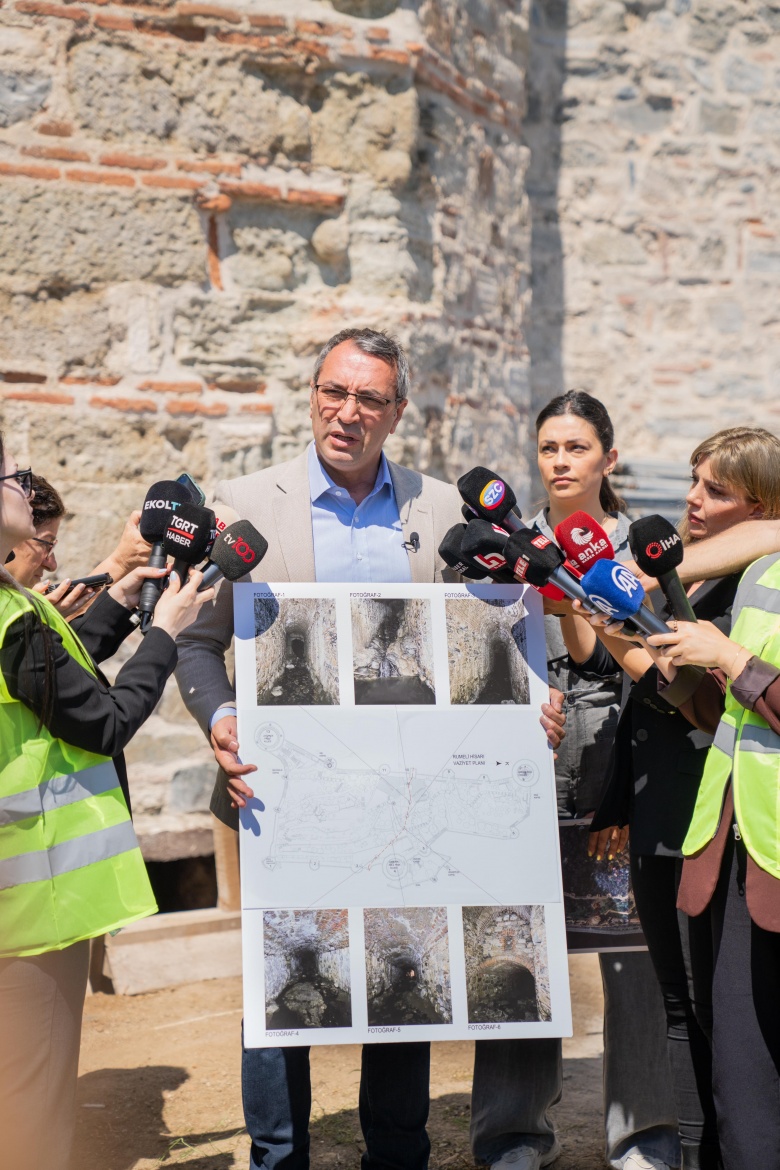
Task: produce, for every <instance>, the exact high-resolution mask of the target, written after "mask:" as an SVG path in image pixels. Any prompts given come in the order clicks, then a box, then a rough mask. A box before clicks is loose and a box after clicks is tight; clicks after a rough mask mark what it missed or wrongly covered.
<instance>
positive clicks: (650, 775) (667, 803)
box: [592, 573, 741, 857]
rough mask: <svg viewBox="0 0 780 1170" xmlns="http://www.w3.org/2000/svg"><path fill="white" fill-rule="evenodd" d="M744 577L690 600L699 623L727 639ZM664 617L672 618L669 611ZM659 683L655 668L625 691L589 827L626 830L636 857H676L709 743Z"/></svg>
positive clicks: (717, 583) (715, 584)
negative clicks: (662, 692)
mask: <svg viewBox="0 0 780 1170" xmlns="http://www.w3.org/2000/svg"><path fill="white" fill-rule="evenodd" d="M740 576H741V574H740V573H734V574H732V575H731V576H729V577H718V578H716V579H715V580H712V581H705V582H704V583H703V584H702V585H701V586H700V587H699V588H698V589H697V590H696V591H695V593H693V594H692V595H691V599H690V600H691V605H692V606H693V610H694V613H695V614H696V616H697V618H699V619H700V620H701V621H709V622H712V623H713V624H714V625H716V626H717V627H718V629H720V630H722V631H723V633H725V634H728V633H729V631H730V629H731V607H732V605H733V602H734V595H735V594H736V591H737V585H738V584H739V579H740ZM659 616H660V617H662V618H664V620H668V619H669V618H670V616H671V614H670V613H669V610H668V609H667V608H666V606H663V607H662V608H659ZM658 681H659V673H658V670H657V668H656V667H655V666H653V667H651V669H650V670H648V671H647V673H646V674H644V675H643V676H642V678H640V679H639V680H638V682H635V683H633V684H631V685H630V686H629V687H628V688H627V694H625V695H624V702H623V706H622V708H621V712H620V718H619V719H618V725H617V731H616V733H615V743H614V746H613V749H612V754H611V757H610V761H609V764H608V766H607V771H606V774H605V778H604V788H603V790H602V796H601V801H600V803H599V806H598V808H597V810H596V815H595V816H594V818H593V823H592V828H593V830H594V832H595V831H596V830H599V829H606V828H608V827H609V826H610V825H620V826H621V827H622V826H624V825H629V826H630V843H631V851H632V853H635V854H650V855H651V856H666V857H679V856H681V855H682V852H681V850H682V843H683V841H684V839H685V834H686V833H687V831H688V827H689V825H690V823H691V817H692V815H693V807H694V805H695V803H696V795H697V793H698V791H699V783H700V781H701V777H702V772H703V770H704V762H705V760H706V758H707V751H708V749H709V747H710V744H711V743H712V736H711V735H707V734H706V732H703V731H699V730H698V729H697V728H695V727H693V725H692V724H691V723H689V722H688V720H687V719H686V718H685V716H684V715H682V714H681V713H680V711H679V710H678V709H677V708H676V707H673V706H672V705H671V704H670V703H668V702H667V701H666V700H665V699H664V698H663V697H662V696H661V695H659V693H658Z"/></svg>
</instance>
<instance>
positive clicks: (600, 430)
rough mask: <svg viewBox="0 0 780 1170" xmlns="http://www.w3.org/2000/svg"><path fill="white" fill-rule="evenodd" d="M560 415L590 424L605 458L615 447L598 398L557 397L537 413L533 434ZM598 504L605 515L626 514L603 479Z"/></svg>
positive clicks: (582, 392) (585, 395)
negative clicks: (610, 513) (569, 415)
mask: <svg viewBox="0 0 780 1170" xmlns="http://www.w3.org/2000/svg"><path fill="white" fill-rule="evenodd" d="M562 414H575V415H576V416H577V417H578V418H581V419H582V420H583V422H586V423H589V424H590V426H591V427H593V430H594V431H595V432H596V437H597V438H598V441H599V443H600V444H601V449H602V451H603V452H604V454H605V455H606V453H607V451H611V450H612V448H613V447H614V445H615V430H614V427H613V426H612V419H611V418H610V417H609V414H608V413H607V408H606V406H605V405H604V403H603V402H599V400H598V398H594V397H593V395H592V394H588V393H587V392H586V391H585V390H569V391H567V393H566V394H559V395H558V397H557V398H553V399H552V400H551V401H550V402H548V403H547V405H546V406H544V407H542V409H541V410H540V411H539V414H538V415H537V418H536V433H537V434H538V433H539V431H540V430H541V429H542V426H543V425H544V424H545V423H546V422H547V420H548V418H558V417H559V416H560V415H562ZM599 503H600V504H601V506H602V508H603V509H604V511H605V512H625V510H626V502H625V500H623V499H621V498H620V496H619V495H618V494H617V492H616V491H615V490H614V488H613V487H612V484H611V483H610V482H609V477H608V476H606V475H605V476H604V478H603V479H602V481H601V487H600V488H599Z"/></svg>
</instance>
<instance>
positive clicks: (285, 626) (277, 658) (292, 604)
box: [255, 597, 339, 704]
mask: <svg viewBox="0 0 780 1170" xmlns="http://www.w3.org/2000/svg"><path fill="white" fill-rule="evenodd" d="M255 628H256V629H257V630H258V632H261V631H262V636H261V637H259V638H258V640H257V643H256V647H257V686H258V693H259V692H260V691H261V690H262V689H263V688H264V687H265V686H266V684H267V683H269V682H273V681H274V680H275V679H276V678H278V677H279V675H280V674H281V673H282V671H283V670H284V664H285V661H286V660H287V656H288V641H289V639H290V637H291V636H293V635H299V636H300V637H301V638H303V641H304V644H305V655H304V657H305V660H306V665H307V666H308V667H309V670H310V671H311V672H312V674H313V675H314V676H315V678H316V680H317V682H319V684H320V686H321V687H322V689H323V691H324V692H325V694H326V695H327V697H328V701H329V702H331V703H334V704H335V703H338V701H339V673H338V650H337V637H336V607H335V604H334V602H333V601H331V600H329V599H328V598H320V599H317V600H316V601H315V600H309V599H305V598H301V599H297V598H293V597H284V598H281V599H280V600H279V601H278V603H277V601H276V600H271V599H266V598H263V597H256V598H255Z"/></svg>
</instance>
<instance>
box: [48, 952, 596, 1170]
mask: <svg viewBox="0 0 780 1170" xmlns="http://www.w3.org/2000/svg"><path fill="white" fill-rule="evenodd" d="M571 977H572V996H573V1002H574V1026H575V1035H574V1038H573V1039H571V1040H566V1041H564V1082H565V1084H564V1097H563V1101H562V1102H561V1104H560V1105H559V1106H558V1107H557V1109H556V1117H557V1122H558V1128H559V1131H560V1136H561V1141H562V1142H563V1147H564V1152H563V1154H562V1156H561V1158H560V1159H559V1160H558V1161H557V1162H556V1163H555V1167H556V1170H601V1168H602V1167H603V1166H604V1161H603V1157H602V1137H601V1047H602V1046H601V1021H602V999H601V980H600V976H599V970H598V963H597V960H596V957H595V956H581V957H578V958H576V959H574V960H573V961H572V963H571ZM240 1021H241V981H240V980H239V979H226V980H213V981H211V982H206V983H195V984H189V985H186V986H183V987H177V988H172V989H170V990H167V991H159V992H154V993H152V994H149V995H142V996H135V997H132V998H130V997H123V996H109V995H94V996H90V998H89V999H88V1000H87V1004H86V1010H85V1018H84V1037H83V1044H82V1051H81V1067H80V1076H79V1088H78V1105H77V1108H78V1131H77V1138H76V1146H75V1149H74V1153H73V1158H72V1161H71V1170H152V1168H154V1167H161V1166H164V1167H168V1166H177V1165H184V1166H187V1167H188V1170H232V1168H233V1167H241V1168H244V1167H246V1166H247V1164H248V1153H247V1151H248V1140H247V1136H246V1133H245V1132H244V1127H243V1117H242V1112H241V1086H240ZM472 1061H473V1045H472V1044H471V1043H467V1042H463V1043H450V1044H434V1045H433V1051H432V1068H431V1118H430V1122H429V1132H430V1135H431V1141H432V1144H433V1151H432V1155H431V1161H430V1170H445V1168H446V1170H466V1168H467V1167H471V1166H473V1159H472V1157H471V1152H470V1150H469V1143H468V1125H469V1097H470V1089H471V1069H472ZM359 1069H360V1050H359V1048H358V1047H356V1046H344V1047H327V1048H314V1049H312V1087H313V1100H314V1104H313V1107H312V1126H311V1133H312V1159H311V1162H312V1167H313V1170H336V1168H337V1167H350V1168H352V1170H358V1167H359V1164H360V1152H361V1150H362V1140H361V1136H360V1128H359V1125H358V1119H357V1108H356V1105H357V1087H358V1079H359Z"/></svg>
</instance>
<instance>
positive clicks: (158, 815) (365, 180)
mask: <svg viewBox="0 0 780 1170" xmlns="http://www.w3.org/2000/svg"><path fill="white" fill-rule="evenodd" d="M526 33H527V19H526V13H525V10H524V8H523V6H522V5H521V4H520V3H519V0H518V3H511V4H507V3H505V0H483V2H482V3H480V4H478V5H463V4H461V3H459V2H457V0H418V2H414V3H403V4H401V3H399V2H395V0H381V2H374V0H334V3H328V2H326V0H295V3H282V2H280V0H253V2H252V3H251V4H250V3H249V2H247V0H215V2H209V3H202V2H201V0H150V2H149V3H141V0H138V2H137V3H136V2H135V0H129V2H120V0H108V2H106V0H84V3H81V2H79V3H74V4H66V5H56V4H52V3H49V2H48V0H9V2H8V3H7V4H6V5H5V6H4V7H3V8H2V10H0V407H1V409H2V416H3V423H4V426H5V428H6V430H7V431H8V433H9V438H10V443H11V446H12V449H13V451H14V454H16V455H18V456H19V458H20V459H21V461H22V463H27V462H30V463H32V464H33V465H34V466H35V468H36V470H37V471H39V472H41V473H43V474H44V475H46V476H47V477H48V478H50V479H51V480H52V481H53V482H54V483H55V484H56V486H57V487H58V488H60V489H61V491H62V493H63V495H64V497H65V499H66V502H67V505H68V508H69V513H70V517H69V519H68V522H67V523H66V525H65V526H64V528H63V531H62V538H61V542H60V546H59V550H58V551H59V553H60V560H61V563H62V565H63V567H64V568H65V569H66V570H67V571H68V572H70V573H71V574H73V575H76V574H81V573H84V572H88V571H89V569H90V568H91V567H92V566H93V565H94V564H95V563H97V561H98V560H100V559H101V558H102V556H103V555H104V554H105V552H106V551H107V550H108V548H109V547H110V546H111V545H112V544H113V543H114V542H115V541H116V539H117V538H118V536H119V533H120V531H121V528H122V523H123V521H124V518H125V517H126V516H127V515H128V514H129V512H130V511H131V509H132V508H134V507H137V506H139V504H140V503H141V501H142V499H143V495H144V491H145V489H146V487H147V486H148V485H149V484H150V483H152V482H153V481H154V480H157V479H159V478H161V476H166V475H174V476H175V475H176V474H178V473H179V472H180V471H181V470H184V469H186V470H187V471H189V472H190V474H191V475H193V476H194V477H195V478H196V479H197V480H199V481H200V482H201V483H202V484H203V485H204V486H205V487H206V488H207V489H211V488H213V486H214V485H215V483H216V482H217V480H219V479H221V478H223V477H226V476H227V477H230V476H237V475H242V474H246V473H248V472H251V471H254V470H257V469H258V468H261V467H264V466H267V465H268V464H269V463H271V462H272V461H278V460H281V459H286V458H289V457H290V456H292V455H294V454H296V453H297V452H298V451H300V450H301V449H302V448H303V446H304V445H305V443H306V442H307V440H308V437H309V433H310V432H309V424H308V382H309V377H310V374H311V369H312V365H313V360H314V357H315V355H316V353H317V351H318V349H319V347H320V346H321V345H322V343H323V342H324V341H325V340H326V339H327V338H328V337H329V336H330V335H331V334H332V333H333V332H334V331H336V330H337V329H339V328H341V327H342V326H344V325H345V324H366V325H373V326H385V327H388V328H390V329H391V330H393V331H394V332H396V333H397V334H398V335H399V337H400V338H401V339H402V340H403V341H404V342H405V344H406V345H407V346H408V348H409V351H410V355H411V360H412V366H413V374H414V390H413V395H412V402H411V404H410V407H409V409H408V410H407V412H406V415H405V417H404V420H403V425H402V426H401V427H400V428H399V431H398V433H397V435H396V436H394V437H393V439H392V440H391V442H390V443H389V444H388V451H389V453H390V454H391V455H392V456H393V457H395V458H397V459H399V460H401V461H402V462H404V463H407V464H409V465H410V466H413V467H417V468H419V469H421V470H423V471H428V472H431V473H432V474H434V475H437V476H440V477H445V478H448V479H453V478H454V477H455V476H457V475H458V474H459V473H461V472H462V471H464V470H465V469H466V468H468V466H470V465H471V464H473V463H475V462H480V461H481V462H487V463H493V464H497V465H498V467H499V468H500V469H503V470H504V471H505V472H506V473H509V472H510V470H511V471H513V472H514V474H515V475H516V474H517V469H518V463H517V458H518V451H521V450H522V446H523V436H524V434H525V431H526V427H527V412H528V394H529V390H528V364H529V359H528V351H527V345H526V340H525V334H524V319H525V315H526V312H527V308H528V298H529V222H528V201H527V198H526V196H525V193H524V183H523V178H524V174H525V168H526V165H527V157H528V151H527V149H526V147H525V146H524V145H523V143H522V141H521V133H522V115H523V106H524V100H525V98H524V73H525V65H526ZM167 736H177V737H179V748H180V749H181V752H182V753H185V754H183V755H177V757H176V759H175V760H174V759H171V758H170V753H168V751H167V749H166V747H165V744H164V740H165V739H166V737H167ZM133 755H134V759H133V761H132V764H131V775H130V780H131V786H132V788H133V790H134V792H138V793H139V794H140V796H139V799H138V800H137V801H136V809H137V817H138V820H137V824H138V829H139V832H140V834H141V839H142V842H143V844H144V849H145V850H146V851H147V853H148V854H149V855H150V856H151V855H153V856H158V857H167V856H176V855H177V853H176V850H177V846H176V838H177V834H183V833H185V832H186V833H189V834H190V836H189V838H188V841H189V844H188V845H187V848H188V849H195V850H199V851H201V852H203V851H208V839H209V836H210V820H209V814H208V812H207V804H208V787H209V784H208V779H207V775H208V769H209V768H211V770H212V771H213V767H212V766H211V765H210V764H209V755H208V749H207V747H206V745H205V742H204V740H203V739H202V737H201V736H200V735H199V733H198V732H197V731H196V730H195V728H194V725H193V724H192V723H191V721H190V719H189V717H188V716H187V715H186V712H185V711H184V710H183V708H182V706H181V704H180V703H179V701H178V697H177V696H176V695H175V694H171V693H167V694H166V698H165V700H164V703H163V706H162V707H161V708H160V711H159V714H158V716H156V717H155V719H154V720H153V721H151V722H150V723H149V724H148V725H147V726H146V727H145V728H144V729H143V730H142V732H141V733H139V735H138V736H137V737H136V740H135V744H134V749H133ZM204 769H205V770H206V772H204ZM188 770H189V771H188ZM174 772H175V774H177V775H178V774H181V776H182V779H181V785H180V787H181V786H183V787H184V788H187V785H188V783H189V781H188V780H187V777H188V776H190V778H191V779H192V780H193V783H192V784H191V785H190V790H189V795H187V793H184V795H183V799H184V800H185V803H187V802H189V804H190V806H191V807H190V809H189V811H187V812H184V811H183V810H182V809H181V808H177V807H176V802H175V800H174V799H173V795H174V794H173V793H172V790H171V781H172V779H173V776H174ZM196 781H197V782H196ZM183 840H184V837H182V841H183Z"/></svg>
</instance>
